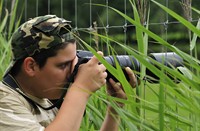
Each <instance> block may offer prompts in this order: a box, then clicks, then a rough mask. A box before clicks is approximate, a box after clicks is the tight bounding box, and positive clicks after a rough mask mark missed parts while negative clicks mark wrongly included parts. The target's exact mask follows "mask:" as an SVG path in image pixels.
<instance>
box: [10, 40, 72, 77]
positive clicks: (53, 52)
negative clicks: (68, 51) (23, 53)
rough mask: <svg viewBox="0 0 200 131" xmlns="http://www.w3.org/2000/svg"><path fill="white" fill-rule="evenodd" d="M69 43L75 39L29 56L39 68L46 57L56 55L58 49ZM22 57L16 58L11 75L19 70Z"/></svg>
mask: <svg viewBox="0 0 200 131" xmlns="http://www.w3.org/2000/svg"><path fill="white" fill-rule="evenodd" d="M69 43H75V40H70V41H68V42H65V43H62V44H58V46H54V47H52V48H49V49H48V50H45V49H43V50H41V51H40V52H38V53H36V54H34V55H33V56H31V57H32V58H33V59H34V60H35V61H36V63H37V64H38V65H39V68H43V67H44V65H45V64H46V62H47V59H48V58H49V57H53V56H56V55H57V52H58V50H60V49H64V48H65V47H66V46H67V45H68V44H69ZM24 59H25V58H23V59H20V60H18V61H17V62H16V63H15V65H14V66H13V68H12V69H11V71H10V73H11V74H12V75H13V76H16V75H17V74H18V73H19V72H20V70H21V66H22V63H23V62H24Z"/></svg>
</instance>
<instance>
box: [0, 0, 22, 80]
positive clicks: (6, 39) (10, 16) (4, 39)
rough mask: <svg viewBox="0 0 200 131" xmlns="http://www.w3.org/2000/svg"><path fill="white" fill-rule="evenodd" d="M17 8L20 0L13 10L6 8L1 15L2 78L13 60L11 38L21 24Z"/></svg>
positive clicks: (1, 8)
mask: <svg viewBox="0 0 200 131" xmlns="http://www.w3.org/2000/svg"><path fill="white" fill-rule="evenodd" d="M17 8H18V0H16V1H15V2H14V3H13V5H12V9H11V12H8V9H5V13H1V14H0V16H1V17H3V18H2V20H0V56H1V59H0V65H3V66H1V67H0V80H1V79H2V76H3V73H4V72H5V70H6V68H7V67H8V65H9V64H10V62H11V60H12V53H11V46H10V45H11V44H10V38H11V35H12V33H13V31H14V30H15V29H16V28H17V27H18V26H19V24H20V18H19V19H18V20H17V19H16V12H17ZM0 11H1V12H3V1H1V3H0ZM3 14H5V15H3Z"/></svg>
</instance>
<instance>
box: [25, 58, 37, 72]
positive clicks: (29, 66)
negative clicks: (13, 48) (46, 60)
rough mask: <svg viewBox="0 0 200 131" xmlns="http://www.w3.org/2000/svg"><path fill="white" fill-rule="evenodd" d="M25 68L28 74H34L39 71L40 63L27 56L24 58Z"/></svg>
mask: <svg viewBox="0 0 200 131" xmlns="http://www.w3.org/2000/svg"><path fill="white" fill-rule="evenodd" d="M23 68H24V71H25V73H26V74H27V75H30V76H34V75H35V73H36V71H37V68H38V65H37V63H36V61H35V60H34V59H33V58H32V57H26V58H25V59H24V63H23Z"/></svg>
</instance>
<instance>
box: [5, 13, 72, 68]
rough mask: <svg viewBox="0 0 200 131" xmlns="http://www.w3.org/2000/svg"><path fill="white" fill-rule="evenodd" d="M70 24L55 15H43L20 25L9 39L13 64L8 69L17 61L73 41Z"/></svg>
mask: <svg viewBox="0 0 200 131" xmlns="http://www.w3.org/2000/svg"><path fill="white" fill-rule="evenodd" d="M70 23H71V22H70V21H67V20H65V19H63V18H59V17H57V16H56V15H45V16H39V17H35V18H33V19H30V20H29V21H27V22H25V23H24V24H22V25H21V26H20V27H19V28H18V29H17V30H16V31H15V32H14V33H13V35H12V38H11V46H12V52H13V62H12V64H11V65H10V66H11V67H10V69H11V68H12V66H13V65H14V63H15V62H16V61H17V60H19V59H22V58H25V57H27V56H33V55H34V54H35V53H36V52H40V51H41V50H43V49H49V48H51V47H54V46H56V45H58V44H60V43H63V42H67V41H69V40H71V39H74V37H73V33H72V27H71V25H70ZM10 69H9V70H10ZM9 70H7V72H8V71H9Z"/></svg>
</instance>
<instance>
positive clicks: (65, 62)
mask: <svg viewBox="0 0 200 131" xmlns="http://www.w3.org/2000/svg"><path fill="white" fill-rule="evenodd" d="M75 58H76V56H75V57H74V58H73V59H71V60H67V61H63V62H60V63H58V65H62V64H68V63H70V62H72V61H73V60H74V59H75Z"/></svg>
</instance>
